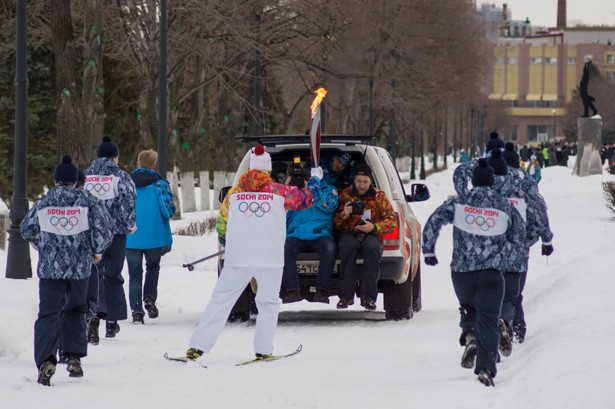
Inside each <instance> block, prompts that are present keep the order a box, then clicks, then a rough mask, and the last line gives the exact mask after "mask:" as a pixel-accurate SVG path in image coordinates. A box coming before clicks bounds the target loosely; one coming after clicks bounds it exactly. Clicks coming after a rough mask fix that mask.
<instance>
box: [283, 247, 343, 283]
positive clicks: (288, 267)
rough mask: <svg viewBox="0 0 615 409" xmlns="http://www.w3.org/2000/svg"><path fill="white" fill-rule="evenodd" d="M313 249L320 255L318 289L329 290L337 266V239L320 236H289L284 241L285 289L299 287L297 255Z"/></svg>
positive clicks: (317, 277) (317, 278)
mask: <svg viewBox="0 0 615 409" xmlns="http://www.w3.org/2000/svg"><path fill="white" fill-rule="evenodd" d="M305 251H313V252H316V253H318V254H319V255H320V262H319V263H318V276H316V289H317V290H321V291H323V292H325V293H326V292H327V290H329V282H330V281H331V274H333V267H334V266H335V251H336V247H335V240H333V237H327V236H324V237H319V238H318V239H316V240H301V239H298V238H296V237H287V238H286V242H285V243H284V275H283V276H282V282H283V283H284V291H286V292H289V291H293V290H298V289H299V275H298V274H297V255H298V254H299V253H301V252H305Z"/></svg>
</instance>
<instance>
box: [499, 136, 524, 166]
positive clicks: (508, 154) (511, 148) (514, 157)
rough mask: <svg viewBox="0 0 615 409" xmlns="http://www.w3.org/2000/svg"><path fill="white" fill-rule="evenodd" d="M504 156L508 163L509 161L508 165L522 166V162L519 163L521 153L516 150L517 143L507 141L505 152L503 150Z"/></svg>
mask: <svg viewBox="0 0 615 409" xmlns="http://www.w3.org/2000/svg"><path fill="white" fill-rule="evenodd" d="M502 157H503V158H504V160H505V161H506V163H508V166H510V167H513V168H515V169H519V168H520V167H521V164H520V163H519V154H518V153H517V151H516V150H515V145H514V144H513V143H512V142H506V147H505V148H504V152H502Z"/></svg>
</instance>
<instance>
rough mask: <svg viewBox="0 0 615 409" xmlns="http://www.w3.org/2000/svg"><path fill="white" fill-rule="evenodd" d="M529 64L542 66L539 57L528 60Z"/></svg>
mask: <svg viewBox="0 0 615 409" xmlns="http://www.w3.org/2000/svg"><path fill="white" fill-rule="evenodd" d="M530 64H542V58H540V57H535V58H530Z"/></svg>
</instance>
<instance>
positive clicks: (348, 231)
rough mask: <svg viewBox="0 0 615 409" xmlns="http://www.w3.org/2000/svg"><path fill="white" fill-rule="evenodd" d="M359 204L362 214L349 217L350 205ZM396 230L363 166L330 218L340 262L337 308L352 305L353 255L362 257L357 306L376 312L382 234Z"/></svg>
mask: <svg viewBox="0 0 615 409" xmlns="http://www.w3.org/2000/svg"><path fill="white" fill-rule="evenodd" d="M359 202H360V203H363V207H364V209H363V211H362V212H360V213H359V214H353V212H352V207H353V206H352V203H359ZM396 226H397V219H396V218H395V213H394V211H393V207H392V206H391V203H390V202H389V199H388V198H387V197H386V194H385V193H384V192H383V191H381V190H378V189H376V188H375V187H374V186H373V178H372V170H371V168H370V167H369V166H368V165H367V164H361V165H358V166H356V167H355V169H354V179H353V184H352V186H350V187H348V188H346V189H344V190H342V191H341V193H340V201H339V207H338V209H337V211H336V213H335V215H334V216H333V228H334V230H335V232H336V234H337V236H338V246H339V258H340V281H339V283H338V295H339V298H340V300H339V302H338V303H337V308H348V306H349V305H352V304H354V294H355V290H356V281H357V275H358V274H357V254H358V253H359V251H361V253H362V254H363V270H362V271H363V274H362V277H361V306H363V307H365V308H366V309H368V310H375V309H376V299H377V297H378V277H379V275H380V259H381V257H382V234H383V233H390V232H392V231H393V230H394V229H395V227H396Z"/></svg>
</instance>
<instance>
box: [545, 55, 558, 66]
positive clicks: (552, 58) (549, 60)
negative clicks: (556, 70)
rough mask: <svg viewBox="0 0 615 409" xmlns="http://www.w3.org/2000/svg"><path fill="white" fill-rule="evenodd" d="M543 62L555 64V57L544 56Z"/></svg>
mask: <svg viewBox="0 0 615 409" xmlns="http://www.w3.org/2000/svg"><path fill="white" fill-rule="evenodd" d="M545 64H550V65H553V64H557V58H555V57H546V58H545Z"/></svg>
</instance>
